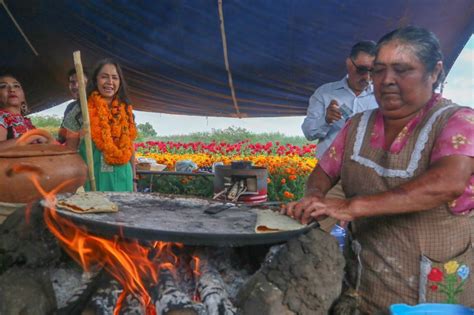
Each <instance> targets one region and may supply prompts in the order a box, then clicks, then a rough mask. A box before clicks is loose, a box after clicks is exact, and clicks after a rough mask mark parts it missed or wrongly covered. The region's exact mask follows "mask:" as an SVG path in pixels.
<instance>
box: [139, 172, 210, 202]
mask: <svg viewBox="0 0 474 315" xmlns="http://www.w3.org/2000/svg"><path fill="white" fill-rule="evenodd" d="M150 180H153V184H152V185H151V189H152V191H153V192H159V193H162V194H173V195H193V196H200V197H207V198H211V197H212V195H213V189H214V186H213V182H212V179H211V178H209V177H201V176H175V175H166V176H165V175H163V176H153V179H151V176H149V175H146V176H143V177H142V178H141V179H140V181H139V182H138V187H139V189H140V190H143V189H145V188H149V187H150Z"/></svg>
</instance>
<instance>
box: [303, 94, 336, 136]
mask: <svg viewBox="0 0 474 315" xmlns="http://www.w3.org/2000/svg"><path fill="white" fill-rule="evenodd" d="M301 129H302V130H303V134H304V135H305V137H306V139H308V140H309V141H312V140H315V139H323V138H324V137H326V135H327V133H328V132H329V130H330V129H331V125H330V124H328V123H327V122H326V106H325V104H324V100H323V98H322V96H321V92H320V89H317V90H316V92H314V94H313V95H311V97H310V99H309V106H308V110H307V115H306V118H305V119H304V121H303V124H302V125H301Z"/></svg>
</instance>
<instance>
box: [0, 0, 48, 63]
mask: <svg viewBox="0 0 474 315" xmlns="http://www.w3.org/2000/svg"><path fill="white" fill-rule="evenodd" d="M0 3H1V4H2V5H3V7H4V8H5V11H7V14H8V16H9V17H10V19H12V21H13V24H15V26H16V28H17V29H18V31H19V32H20V34H21V36H23V39H24V40H25V41H26V43H27V44H28V45H29V46H30V48H31V50H32V51H33V53H34V54H35V55H36V56H39V54H38V52H37V51H36V49H35V47H33V44H31V42H30V40H29V39H28V37H26V34H25V33H24V32H23V30H22V29H21V27H20V25H19V24H18V23H17V21H16V20H15V17H14V16H13V14H12V13H11V12H10V10H9V9H8V7H7V4H6V3H5V0H0Z"/></svg>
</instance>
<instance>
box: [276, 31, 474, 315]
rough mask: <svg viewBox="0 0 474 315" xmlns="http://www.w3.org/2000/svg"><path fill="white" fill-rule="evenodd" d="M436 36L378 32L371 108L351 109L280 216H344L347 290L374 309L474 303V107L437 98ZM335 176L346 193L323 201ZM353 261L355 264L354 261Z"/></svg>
mask: <svg viewBox="0 0 474 315" xmlns="http://www.w3.org/2000/svg"><path fill="white" fill-rule="evenodd" d="M442 79H443V62H442V53H441V50H440V45H439V42H438V39H437V38H436V36H435V35H434V34H433V33H431V32H429V31H427V30H425V29H423V28H418V27H405V28H400V29H398V30H395V31H393V32H391V33H389V34H387V35H385V36H384V37H382V39H380V41H379V42H378V44H377V55H376V59H375V63H374V71H373V81H374V89H375V97H376V100H377V102H378V104H379V108H378V109H375V110H372V111H367V112H364V113H361V114H358V115H356V116H354V118H353V119H351V120H350V121H349V122H348V123H347V124H346V126H345V127H344V129H343V130H342V131H341V132H340V133H339V135H338V136H337V138H336V139H335V141H334V142H333V143H332V145H331V147H330V149H329V150H327V152H326V153H325V155H324V156H323V157H322V159H321V160H320V162H319V164H318V166H317V167H316V168H315V169H314V171H313V173H312V174H311V175H310V177H309V180H308V183H307V191H306V196H305V197H304V198H303V199H302V200H300V201H298V202H294V203H291V204H289V205H288V207H287V208H286V210H284V211H285V212H286V213H287V215H289V216H292V217H294V218H296V219H299V220H301V221H302V222H303V223H307V222H308V221H310V220H311V219H312V218H316V219H320V218H322V217H325V216H330V217H333V218H336V219H338V220H341V221H350V222H351V224H350V227H349V231H350V235H351V239H352V240H353V241H352V246H351V247H352V249H350V250H349V251H350V253H348V263H347V265H348V277H349V279H348V280H349V283H350V286H351V287H352V288H351V289H352V290H350V294H352V296H357V299H356V300H358V302H359V310H360V311H361V312H362V313H369V314H374V313H377V312H379V311H386V310H387V308H388V307H389V305H391V304H394V303H408V304H417V303H423V302H438V303H459V304H464V305H467V306H470V307H473V306H474V280H473V277H472V276H471V273H472V270H473V268H474V250H473V246H472V243H473V240H474V236H473V234H474V220H473V218H472V217H470V216H469V214H470V213H471V211H472V210H473V209H474V176H473V173H474V159H473V157H474V110H473V109H471V108H466V107H460V106H458V105H456V104H454V103H452V102H451V101H449V100H446V99H444V98H442V97H441V95H440V94H437V93H436V92H435V89H436V88H437V87H438V85H439V84H440V83H441V82H442ZM339 178H340V179H341V180H342V186H343V189H344V192H345V194H346V196H347V198H348V199H346V200H337V199H325V198H324V195H325V193H326V192H327V191H328V190H329V189H330V188H331V187H332V186H333V184H334V183H336V182H337V181H338V180H339ZM360 267H361V268H360Z"/></svg>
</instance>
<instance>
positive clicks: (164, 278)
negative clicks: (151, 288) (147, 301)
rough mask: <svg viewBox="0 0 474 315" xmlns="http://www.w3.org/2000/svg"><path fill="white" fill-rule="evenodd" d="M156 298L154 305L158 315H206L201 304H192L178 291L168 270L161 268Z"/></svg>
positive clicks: (185, 295) (174, 280)
mask: <svg viewBox="0 0 474 315" xmlns="http://www.w3.org/2000/svg"><path fill="white" fill-rule="evenodd" d="M155 291H157V293H158V298H157V301H156V303H155V307H156V311H157V313H158V314H159V315H172V314H173V315H178V314H180V315H181V314H182V315H184V314H190V315H206V314H207V313H206V308H205V306H204V305H203V304H201V303H194V302H193V301H192V300H191V299H190V298H189V296H188V295H187V294H185V293H183V292H181V291H180V289H179V287H178V285H177V284H176V279H175V275H174V274H173V273H172V272H171V270H169V269H168V268H161V269H160V273H159V280H158V285H157V286H156V288H155Z"/></svg>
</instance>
